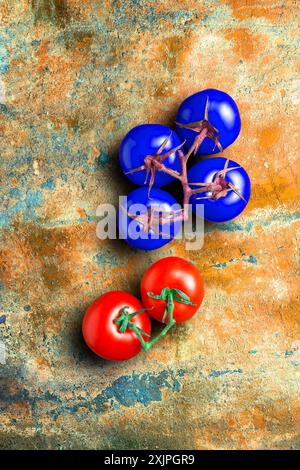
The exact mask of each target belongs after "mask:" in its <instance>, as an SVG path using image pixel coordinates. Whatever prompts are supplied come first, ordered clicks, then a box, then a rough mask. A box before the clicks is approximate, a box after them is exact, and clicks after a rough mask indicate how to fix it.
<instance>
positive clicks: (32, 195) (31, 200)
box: [25, 189, 43, 209]
mask: <svg viewBox="0 0 300 470" xmlns="http://www.w3.org/2000/svg"><path fill="white" fill-rule="evenodd" d="M42 202H43V194H42V193H41V191H32V189H29V190H28V191H27V193H26V197H25V204H26V207H27V208H28V209H32V208H35V207H39V206H41V204H42Z"/></svg>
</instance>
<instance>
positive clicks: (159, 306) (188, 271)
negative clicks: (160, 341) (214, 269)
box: [141, 256, 204, 323]
mask: <svg viewBox="0 0 300 470" xmlns="http://www.w3.org/2000/svg"><path fill="white" fill-rule="evenodd" d="M164 287H169V288H174V289H180V290H181V291H183V292H184V293H185V294H187V295H188V296H189V297H190V300H191V301H192V302H194V303H195V304H196V305H186V304H183V303H180V302H176V301H175V302H174V312H173V317H174V319H175V320H176V322H177V323H181V322H184V321H186V320H188V319H189V318H191V317H192V316H193V315H195V313H196V312H197V310H198V308H199V307H200V305H201V303H202V300H203V297H204V285H203V279H202V276H201V274H200V271H199V270H198V269H197V268H196V266H194V265H193V264H192V263H190V262H189V261H187V260H185V259H183V258H179V257H176V256H169V257H166V258H162V259H160V260H158V261H156V263H154V264H153V265H152V266H150V268H148V269H147V271H145V273H144V275H143V278H142V281H141V296H142V302H143V305H144V306H145V307H146V308H147V309H149V310H148V313H149V315H151V317H153V318H155V319H156V320H158V321H162V318H163V315H164V311H165V308H166V303H165V302H164V301H163V300H158V299H153V298H151V297H149V296H148V292H152V293H153V294H156V295H157V294H160V293H161V290H162V289H163V288H164ZM167 321H168V316H167V317H166V319H165V320H164V322H165V323H167Z"/></svg>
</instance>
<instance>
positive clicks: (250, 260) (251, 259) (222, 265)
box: [211, 253, 257, 269]
mask: <svg viewBox="0 0 300 470" xmlns="http://www.w3.org/2000/svg"><path fill="white" fill-rule="evenodd" d="M237 261H243V262H244V263H251V264H257V258H256V257H255V256H254V255H250V256H248V257H245V254H244V253H243V255H242V259H240V258H231V259H230V260H229V261H224V262H223V263H216V264H211V268H221V269H224V268H226V267H227V266H228V264H231V263H236V262H237Z"/></svg>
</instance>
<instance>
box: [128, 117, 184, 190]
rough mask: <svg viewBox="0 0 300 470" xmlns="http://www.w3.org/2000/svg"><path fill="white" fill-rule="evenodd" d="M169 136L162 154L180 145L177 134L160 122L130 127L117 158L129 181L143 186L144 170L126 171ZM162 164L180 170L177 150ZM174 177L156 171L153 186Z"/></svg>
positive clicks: (137, 165) (166, 182)
mask: <svg viewBox="0 0 300 470" xmlns="http://www.w3.org/2000/svg"><path fill="white" fill-rule="evenodd" d="M169 136H170V139H169V141H168V143H167V145H166V146H165V148H164V150H163V152H162V154H164V153H166V152H167V151H168V150H171V149H172V148H174V147H177V146H178V145H180V143H181V141H180V139H179V137H178V136H177V134H176V133H175V132H174V131H173V130H172V129H170V128H169V127H167V126H164V125H162V124H140V125H139V126H136V127H134V128H133V129H131V130H130V131H129V132H128V133H127V134H126V135H125V137H124V139H123V141H122V143H121V145H120V150H119V160H120V165H121V168H122V170H123V172H124V174H125V176H126V178H128V179H129V180H130V181H132V182H133V183H135V184H137V185H138V186H143V185H144V183H145V178H146V171H145V170H142V171H138V172H134V173H128V172H129V171H131V170H133V169H134V168H136V167H139V166H141V165H143V164H144V158H145V157H146V156H147V155H153V154H155V152H156V151H157V150H158V149H159V147H160V146H161V144H162V143H163V141H164V140H165V139H166V138H167V137H169ZM164 164H165V165H166V166H167V167H168V168H171V169H172V170H176V171H180V168H181V166H180V161H179V158H178V152H174V153H172V155H170V156H169V157H167V158H166V159H165V160H164ZM173 180H174V178H173V177H172V176H171V175H168V174H167V173H163V172H162V171H158V172H157V173H156V176H155V180H154V186H156V187H160V186H164V185H166V184H169V183H171V182H172V181H173Z"/></svg>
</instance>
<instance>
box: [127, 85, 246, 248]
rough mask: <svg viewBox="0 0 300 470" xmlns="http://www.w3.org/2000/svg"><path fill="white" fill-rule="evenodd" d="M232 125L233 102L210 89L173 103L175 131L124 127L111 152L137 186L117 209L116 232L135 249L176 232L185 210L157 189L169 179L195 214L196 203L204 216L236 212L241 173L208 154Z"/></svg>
mask: <svg viewBox="0 0 300 470" xmlns="http://www.w3.org/2000/svg"><path fill="white" fill-rule="evenodd" d="M240 129H241V119H240V113H239V110H238V107H237V105H236V103H235V101H234V100H233V99H232V98H231V97H230V96H229V95H228V94H227V93H225V92H222V91H219V90H214V89H208V90H203V91H200V92H198V93H195V94H194V95H192V96H189V97H188V98H187V99H185V100H184V101H183V102H182V103H181V105H180V107H179V109H178V113H177V117H176V131H174V130H172V129H170V128H169V127H166V126H164V125H161V124H141V125H139V126H137V127H134V128H133V129H131V130H130V131H129V132H128V134H127V135H126V136H125V137H124V139H123V141H122V143H121V146H120V153H119V157H120V164H121V167H122V170H123V172H124V174H125V175H126V177H127V178H128V179H129V180H130V181H132V182H133V183H134V184H135V185H137V186H138V188H136V189H134V190H133V191H131V192H130V193H129V194H128V195H127V200H126V202H125V205H124V204H123V206H121V207H120V211H119V232H120V235H121V236H122V238H123V239H125V241H127V243H128V244H129V245H131V246H133V247H135V248H139V249H144V250H152V249H156V248H160V247H161V246H163V245H165V244H166V243H168V242H170V241H171V240H172V239H173V238H174V237H175V236H176V234H177V233H178V232H179V231H180V229H181V225H182V223H183V221H184V220H185V216H186V209H184V207H183V206H181V205H180V204H179V202H178V200H177V199H176V198H175V197H174V196H173V195H172V194H170V192H168V191H165V190H162V189H160V188H161V187H162V186H165V185H169V184H170V183H172V182H173V181H174V180H178V182H179V183H180V182H181V183H182V191H183V196H184V197H183V201H184V203H185V205H186V202H188V203H189V204H190V207H191V210H192V211H194V212H195V213H197V212H198V211H197V206H199V205H200V204H202V205H203V206H204V219H205V220H207V221H209V222H227V221H228V220H231V219H233V218H235V217H237V216H238V215H239V214H240V213H241V212H242V211H243V210H244V209H245V207H246V205H247V203H248V201H249V198H250V190H251V188H250V179H249V176H248V174H247V172H246V171H245V170H244V168H242V167H241V166H240V165H239V164H238V163H236V162H234V161H232V160H229V159H228V158H226V157H223V156H222V157H216V156H211V157H208V156H210V155H214V154H216V153H219V152H220V151H223V150H224V149H226V148H227V147H228V146H229V145H231V144H232V143H233V142H234V141H235V140H236V139H237V137H238V135H239V133H240ZM204 156H205V158H203V157H204ZM201 157H202V158H201ZM193 160H194V161H193ZM187 164H188V167H187ZM171 188H172V187H171ZM179 191H181V189H180V188H179ZM172 192H173V194H174V185H173V188H172ZM178 194H180V193H178ZM175 195H177V194H176V188H175Z"/></svg>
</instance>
